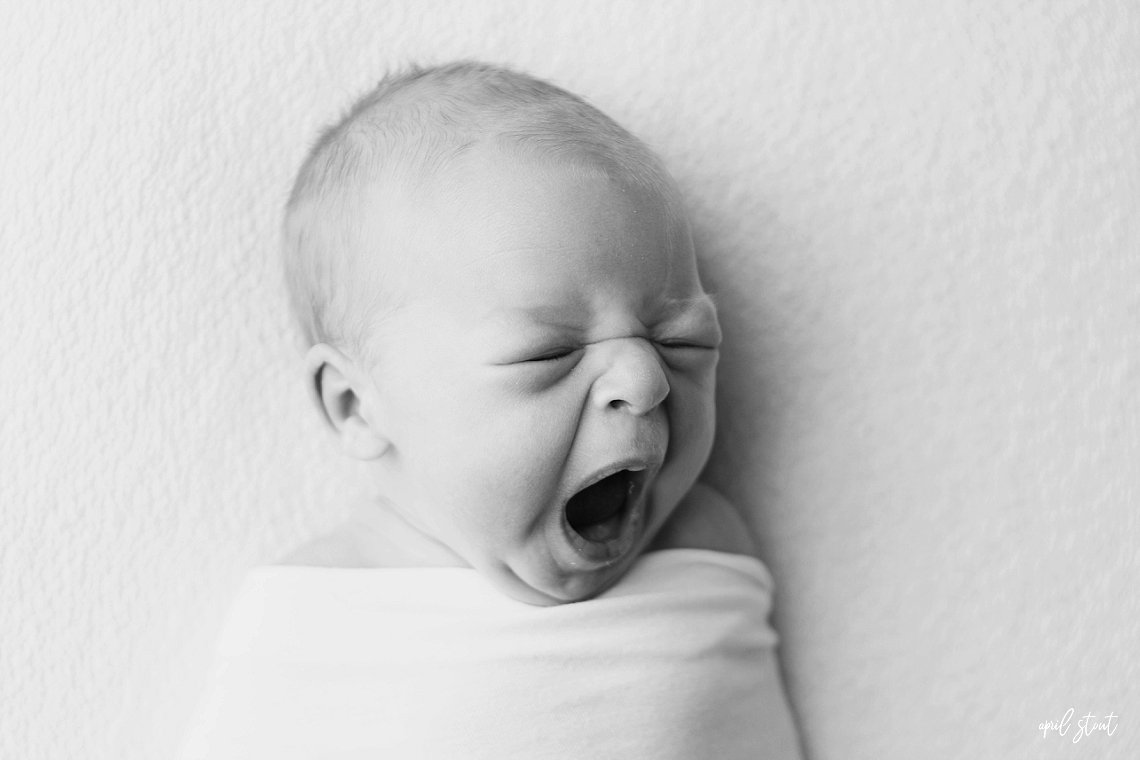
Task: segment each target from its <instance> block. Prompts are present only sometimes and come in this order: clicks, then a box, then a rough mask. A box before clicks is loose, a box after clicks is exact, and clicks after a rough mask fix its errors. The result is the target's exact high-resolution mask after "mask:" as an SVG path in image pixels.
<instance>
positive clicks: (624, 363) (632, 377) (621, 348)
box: [593, 338, 669, 415]
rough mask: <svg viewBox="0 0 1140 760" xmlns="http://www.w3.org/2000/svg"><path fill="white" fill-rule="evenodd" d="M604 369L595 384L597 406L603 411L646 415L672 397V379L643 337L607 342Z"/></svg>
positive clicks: (602, 346)
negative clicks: (603, 409)
mask: <svg viewBox="0 0 1140 760" xmlns="http://www.w3.org/2000/svg"><path fill="white" fill-rule="evenodd" d="M599 348H603V349H605V352H606V353H605V356H604V361H605V362H606V365H605V370H604V371H603V372H602V374H601V375H599V376H598V379H597V380H596V381H594V387H593V398H594V403H595V404H596V405H597V406H599V407H602V408H606V409H617V410H622V411H627V412H629V413H631V414H635V415H644V414H648V413H649V412H651V411H653V410H654V409H656V408H657V407H658V406H659V405H660V404H661V402H662V401H664V400H665V397H666V396H668V395H669V379H668V378H667V377H666V376H665V368H664V367H663V366H662V364H661V357H660V356H658V355H657V351H656V350H655V349H654V348H653V345H652V344H651V343H650V342H649V341H647V340H645V339H643V338H617V339H613V340H608V341H605V343H604V344H603V345H601V346H599Z"/></svg>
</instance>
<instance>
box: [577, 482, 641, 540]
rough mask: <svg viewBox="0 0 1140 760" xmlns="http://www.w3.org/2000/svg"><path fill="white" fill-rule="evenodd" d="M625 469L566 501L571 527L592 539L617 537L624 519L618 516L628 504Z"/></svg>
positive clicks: (627, 484)
mask: <svg viewBox="0 0 1140 760" xmlns="http://www.w3.org/2000/svg"><path fill="white" fill-rule="evenodd" d="M628 486H629V482H628V477H627V476H626V473H625V471H624V470H623V471H622V472H618V473H615V474H613V475H610V476H609V477H607V478H603V479H602V480H600V481H598V482H597V483H595V484H594V485H592V486H590V487H588V488H584V489H582V490H581V491H579V492H578V493H576V494H574V496H573V497H571V499H570V501H569V503H567V505H566V520H567V522H569V523H570V527H571V528H573V529H574V530H575V531H577V532H578V534H579V535H581V536H582V537H583V538H585V539H587V540H589V541H608V540H610V539H611V538H615V537H617V535H618V533H619V532H620V530H621V520H620V519H617V518H618V517H619V513H620V512H621V508H622V507H623V506H624V505H625V498H626V494H627V492H628V490H629V487H628Z"/></svg>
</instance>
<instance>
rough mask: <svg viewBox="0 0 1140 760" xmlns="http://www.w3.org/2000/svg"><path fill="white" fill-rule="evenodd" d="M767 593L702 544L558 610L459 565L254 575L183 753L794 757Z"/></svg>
mask: <svg viewBox="0 0 1140 760" xmlns="http://www.w3.org/2000/svg"><path fill="white" fill-rule="evenodd" d="M771 591H772V582H771V578H770V576H769V574H768V572H767V570H766V569H765V568H764V566H763V565H762V564H761V563H760V562H758V561H757V560H755V559H752V558H750V557H743V556H739V555H730V554H723V553H719V552H712V551H705V550H699V549H673V550H667V551H661V552H654V553H650V554H647V555H645V556H644V557H642V558H641V559H639V561H638V562H637V564H636V565H634V567H633V568H632V569H631V570H630V571H629V573H628V574H627V575H626V576H625V577H624V578H623V579H622V580H621V581H620V582H619V583H618V584H617V585H616V586H615V587H614V588H612V589H610V590H609V591H608V592H606V593H605V594H602V595H601V596H599V597H597V598H595V599H592V600H589V601H585V602H578V603H575V604H566V605H561V606H556V607H535V606H530V605H527V604H523V603H521V602H517V601H514V600H512V599H510V598H508V597H506V596H504V595H502V594H501V593H500V592H499V591H497V590H496V589H495V588H493V587H492V586H491V585H490V584H489V583H488V582H487V581H485V580H484V579H483V578H482V577H481V576H480V575H479V574H477V573H476V572H475V571H473V570H466V569H461V568H406V569H405V568H397V569H338V568H315V567H288V566H276V567H265V568H258V569H256V570H254V571H253V572H252V573H251V574H250V576H249V577H248V579H247V581H246V583H245V585H244V586H243V587H242V590H241V592H240V593H239V595H238V598H237V600H236V601H235V604H234V607H233V610H232V612H231V616H230V620H229V623H228V624H227V626H226V629H225V630H224V632H223V635H222V637H221V639H220V641H219V644H218V653H217V658H218V659H217V665H216V669H215V673H214V674H213V676H212V678H211V682H210V684H209V687H208V690H207V692H206V695H205V698H204V701H203V706H202V710H201V712H200V714H199V717H198V721H197V722H196V723H195V725H194V726H193V727H192V731H191V735H190V737H189V740H188V742H187V744H186V746H185V751H184V754H183V757H184V758H186V760H198V759H199V758H210V759H211V760H221V759H223V758H242V759H243V760H260V759H261V758H266V759H268V758H274V760H287V759H292V758H328V759H332V758H336V759H337V760H345V759H347V758H353V759H354V760H355V759H357V758H359V759H361V760H363V759H364V758H369V760H373V759H378V758H433V759H446V758H496V759H501V758H528V759H529V760H539V759H541V758H587V757H588V758H621V759H622V760H634V759H635V758H646V759H647V760H648V759H650V758H652V759H653V760H663V759H664V760H667V759H668V758H725V759H729V758H757V757H769V756H771V757H785V756H786V757H792V756H795V755H796V750H795V747H796V739H795V734H794V729H793V728H792V723H791V718H790V715H789V713H788V708H787V705H786V702H785V698H784V694H783V689H782V687H781V683H780V677H779V672H778V667H777V663H776V658H775V644H776V635H775V633H774V632H773V631H772V629H771V628H770V627H769V625H768V622H767V617H768V612H769V608H770V605H771Z"/></svg>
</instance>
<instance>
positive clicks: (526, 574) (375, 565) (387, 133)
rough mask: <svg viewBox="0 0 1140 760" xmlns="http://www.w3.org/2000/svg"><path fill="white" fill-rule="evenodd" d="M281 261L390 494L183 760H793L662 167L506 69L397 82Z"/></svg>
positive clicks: (222, 700) (331, 543)
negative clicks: (721, 470) (717, 467)
mask: <svg viewBox="0 0 1140 760" xmlns="http://www.w3.org/2000/svg"><path fill="white" fill-rule="evenodd" d="M285 263H286V272H287V279H288V284H289V288H290V292H291V296H292V301H293V305H294V308H295V310H296V312H297V314H298V316H299V318H300V320H301V323H302V325H303V327H304V331H305V336H306V338H307V340H308V342H309V344H310V346H311V347H310V348H309V349H308V353H307V362H308V368H309V371H310V377H311V380H312V390H313V395H314V398H315V399H316V401H317V403H318V406H319V408H320V410H321V411H322V413H323V415H324V417H325V419H326V420H327V422H328V424H329V426H330V428H331V430H332V431H333V433H334V435H335V437H336V439H337V440H338V441H339V443H340V445H341V447H342V448H343V450H344V451H345V453H347V454H348V455H349V456H351V457H354V458H356V459H358V460H360V461H361V462H363V463H364V464H365V466H366V468H367V471H368V473H369V474H370V477H371V480H372V483H373V486H374V490H375V494H376V495H375V498H374V499H372V500H370V501H369V503H368V504H367V505H365V506H364V508H362V509H361V510H360V511H359V513H358V514H357V515H356V516H355V517H354V518H353V519H352V520H351V521H350V522H349V523H348V524H346V525H345V526H344V527H342V528H340V529H338V530H336V531H334V532H333V533H331V534H329V535H327V536H324V537H321V538H319V539H317V540H316V541H313V542H311V543H309V544H307V545H305V546H303V547H301V548H300V549H298V550H296V551H295V552H293V553H292V554H291V555H290V556H289V557H287V558H286V560H285V561H284V562H283V563H282V564H281V565H279V566H274V567H267V568H260V569H258V570H256V571H254V573H253V574H251V577H250V580H249V581H247V584H246V586H245V587H244V588H243V590H242V592H241V594H240V595H239V597H238V600H237V602H236V603H235V607H234V610H233V612H232V613H231V620H230V622H229V624H228V626H227V629H226V631H225V633H224V635H223V637H222V642H221V644H220V645H219V665H218V668H217V672H216V673H215V676H214V678H213V680H212V682H211V688H210V690H209V691H208V692H207V699H206V702H205V706H204V710H203V713H202V716H201V717H200V719H199V722H198V724H197V725H196V727H195V729H196V732H195V733H193V734H192V740H191V742H190V744H189V745H188V748H187V752H186V754H185V756H186V757H211V758H220V757H231V756H232V757H243V758H254V757H263V756H264V757H274V758H284V757H298V758H299V757H306V758H308V757H314V758H315V757H320V758H332V757H336V758H348V757H352V758H365V757H368V758H373V757H439V758H447V757H456V758H476V757H488V758H491V757H494V758H504V757H519V758H542V757H551V758H555V757H557V758H562V757H583V756H589V757H597V758H604V757H621V758H623V759H626V760H627V759H628V758H636V757H645V758H655V759H659V758H672V757H676V758H695V757H717V758H735V757H760V756H763V757H794V756H797V754H798V751H797V748H796V747H797V742H796V737H795V733H794V730H793V728H792V723H791V719H790V715H789V713H788V709H787V706H786V701H785V699H784V696H783V692H782V688H781V686H780V681H779V675H778V668H777V666H776V661H775V656H774V647H775V635H774V634H773V633H772V632H771V629H770V628H769V627H768V625H767V622H766V617H767V613H768V610H769V605H770V594H771V580H770V577H769V576H768V574H767V572H766V570H765V569H764V567H763V566H762V565H761V564H760V563H759V561H758V560H757V559H755V558H754V557H753V556H752V555H753V553H754V547H753V545H752V542H751V539H750V538H749V534H748V530H747V528H746V527H745V525H744V523H743V521H742V520H741V519H740V517H739V516H738V514H737V513H736V511H735V510H734V509H733V507H732V506H731V505H729V504H728V503H726V501H725V500H724V499H723V498H722V497H720V496H719V495H718V494H717V493H716V492H715V491H713V490H712V489H711V488H708V487H706V486H703V485H700V484H698V483H697V478H698V476H699V474H700V472H701V470H702V468H703V467H704V465H705V462H706V460H707V458H708V456H709V451H710V448H711V446H712V441H713V432H714V419H715V406H714V387H715V377H716V365H717V359H718V347H719V345H720V341H721V334H720V327H719V324H718V321H717V312H716V307H715V305H714V302H713V300H712V298H710V296H709V295H708V293H707V292H706V291H705V290H704V288H703V287H702V285H701V282H700V279H699V277H698V274H697V266H696V258H695V255H694V251H693V243H692V239H691V235H690V230H689V226H688V222H687V220H686V216H685V213H684V210H683V208H682V205H681V201H680V197H679V193H678V190H677V188H676V186H675V184H674V183H673V181H672V180H671V179H670V177H669V175H668V174H667V173H666V171H665V170H664V168H663V167H662V165H661V163H660V162H659V160H658V159H657V158H656V157H655V156H654V155H653V153H652V152H651V151H649V149H648V148H646V147H645V146H644V145H643V144H642V143H641V142H639V141H638V140H637V139H636V138H634V137H633V136H632V135H630V134H629V133H628V132H626V131H625V130H624V129H622V128H621V127H620V126H618V125H617V124H616V123H614V122H613V121H612V120H611V119H609V118H608V117H606V116H605V115H604V114H602V113H600V112H599V111H597V110H596V109H594V108H593V107H591V106H589V105H588V104H586V103H585V102H583V101H582V100H580V99H579V98H577V97H575V96H574V95H571V94H569V93H567V92H565V91H563V90H561V89H559V88H557V87H554V86H552V85H550V84H548V83H545V82H542V81H540V80H537V79H534V78H531V77H528V76H525V75H522V74H519V73H515V72H512V71H508V70H504V69H500V68H496V67H491V66H486V65H482V64H475V63H459V64H453V65H448V66H442V67H438V68H433V69H415V70H412V71H410V72H407V73H403V74H400V75H397V76H391V77H389V78H387V79H385V80H384V81H383V82H381V83H380V85H379V86H378V87H377V88H376V89H375V90H374V91H373V92H371V93H369V94H368V95H367V96H365V97H364V98H363V99H361V100H360V101H359V102H358V103H357V104H356V105H355V106H354V107H353V108H352V109H351V111H350V112H349V113H348V115H347V116H346V117H344V119H343V120H342V121H341V122H340V123H339V124H337V125H336V126H334V127H333V128H332V129H330V130H328V131H327V132H326V133H325V134H324V135H323V136H322V137H321V139H320V140H319V142H318V143H317V144H316V146H315V147H314V148H313V149H312V151H311V152H310V154H309V156H308V158H307V159H306V161H305V163H304V165H303V167H302V168H301V171H300V174H299V176H298V177H297V180H296V183H295V185H294V188H293V192H292V195H291V197H290V199H289V202H288V206H287V210H286V221H285ZM571 603H572V604H571Z"/></svg>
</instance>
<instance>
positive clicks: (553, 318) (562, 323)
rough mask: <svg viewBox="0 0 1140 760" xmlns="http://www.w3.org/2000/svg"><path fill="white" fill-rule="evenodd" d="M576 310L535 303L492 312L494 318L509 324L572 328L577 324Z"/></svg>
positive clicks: (496, 320)
mask: <svg viewBox="0 0 1140 760" xmlns="http://www.w3.org/2000/svg"><path fill="white" fill-rule="evenodd" d="M575 313H576V312H574V311H571V310H567V309H566V308H565V307H564V306H554V305H551V304H535V305H532V306H514V307H510V308H505V309H497V310H495V311H494V312H492V315H491V316H492V319H493V321H495V322H499V323H503V322H505V323H508V324H515V325H518V324H535V323H540V324H542V325H546V326H550V327H555V328H560V329H565V330H570V329H573V328H575V327H576V326H577V321H576V320H575V319H574V314H575Z"/></svg>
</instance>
